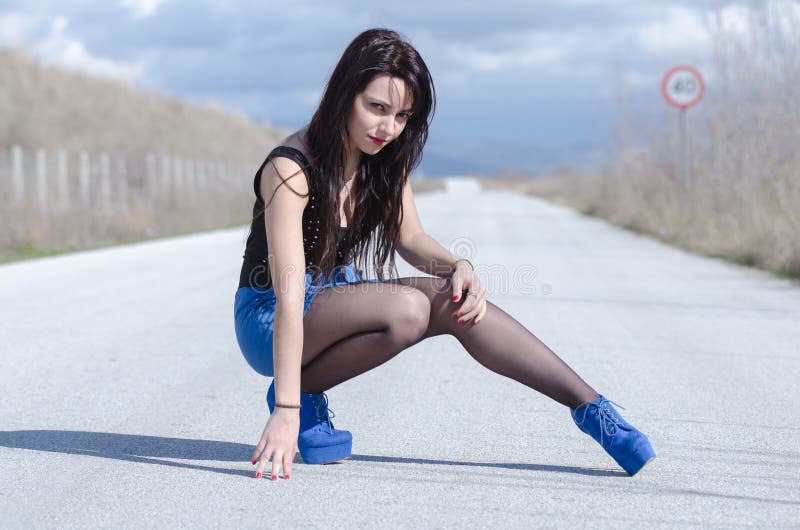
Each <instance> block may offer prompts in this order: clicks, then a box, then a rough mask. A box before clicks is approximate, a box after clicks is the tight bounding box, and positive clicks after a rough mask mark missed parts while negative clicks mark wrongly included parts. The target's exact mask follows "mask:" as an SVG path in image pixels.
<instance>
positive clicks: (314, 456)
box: [267, 379, 353, 464]
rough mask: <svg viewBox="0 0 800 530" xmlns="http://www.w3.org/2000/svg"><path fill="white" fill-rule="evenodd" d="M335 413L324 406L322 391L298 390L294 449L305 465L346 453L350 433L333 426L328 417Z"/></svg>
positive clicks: (270, 400) (271, 398) (271, 397)
mask: <svg viewBox="0 0 800 530" xmlns="http://www.w3.org/2000/svg"><path fill="white" fill-rule="evenodd" d="M267 405H268V406H269V413H270V414H272V412H273V411H274V410H275V380H274V379H273V380H272V383H271V384H270V385H269V390H267ZM335 417H336V414H334V413H333V411H332V410H329V409H328V396H326V395H325V393H324V392H323V393H321V394H310V393H308V392H300V432H299V434H298V435H297V448H298V449H299V450H300V456H302V457H303V461H304V462H305V463H306V464H328V463H330V462H335V461H337V460H342V459H344V458H347V457H349V456H350V453H351V452H352V450H353V435H352V434H351V433H350V431H343V430H341V429H334V428H333V423H332V422H331V418H335Z"/></svg>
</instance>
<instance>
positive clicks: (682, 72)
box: [661, 66, 705, 109]
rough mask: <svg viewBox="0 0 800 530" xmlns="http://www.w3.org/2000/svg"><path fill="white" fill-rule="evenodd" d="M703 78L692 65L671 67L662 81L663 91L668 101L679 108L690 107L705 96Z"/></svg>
mask: <svg viewBox="0 0 800 530" xmlns="http://www.w3.org/2000/svg"><path fill="white" fill-rule="evenodd" d="M704 89H705V87H704V86H703V78H702V77H701V76H700V72H698V71H697V70H696V69H694V68H692V67H691V66H675V67H674V68H670V69H669V70H668V71H667V73H666V74H664V79H663V80H662V81H661V93H662V94H663V95H664V99H666V100H667V103H669V104H670V105H673V106H675V107H678V108H679V109H688V108H689V107H691V106H693V105H695V104H696V103H697V102H698V101H700V98H702V97H703V90H704Z"/></svg>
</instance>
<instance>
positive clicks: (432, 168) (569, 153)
mask: <svg viewBox="0 0 800 530" xmlns="http://www.w3.org/2000/svg"><path fill="white" fill-rule="evenodd" d="M605 156H606V153H605V150H603V149H601V148H600V147H598V146H589V145H585V146H567V147H558V148H549V147H541V146H536V145H527V144H514V143H500V142H488V141H466V142H458V143H450V144H443V143H441V142H434V141H433V140H431V141H430V142H429V143H428V144H427V145H426V146H425V150H424V151H423V158H422V162H421V163H420V166H419V168H418V169H417V173H420V174H422V176H428V177H437V176H447V175H463V174H474V173H478V174H484V175H492V174H499V173H503V172H506V171H514V172H517V173H522V174H525V175H528V176H531V177H533V176H536V175H538V174H539V173H541V172H543V171H546V170H549V169H554V168H557V167H571V168H574V169H580V170H589V169H593V168H596V167H598V166H599V165H600V164H601V163H602V162H603V161H604V158H605Z"/></svg>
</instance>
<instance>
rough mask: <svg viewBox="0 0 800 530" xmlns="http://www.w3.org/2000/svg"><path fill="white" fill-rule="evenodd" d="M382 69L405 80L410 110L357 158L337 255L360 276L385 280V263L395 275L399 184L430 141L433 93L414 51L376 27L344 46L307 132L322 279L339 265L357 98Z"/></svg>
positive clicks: (316, 258) (318, 268) (392, 33)
mask: <svg viewBox="0 0 800 530" xmlns="http://www.w3.org/2000/svg"><path fill="white" fill-rule="evenodd" d="M380 74H389V75H390V76H392V77H397V78H400V79H402V80H403V81H405V83H406V84H407V85H408V87H409V89H410V91H411V93H412V110H411V115H410V116H409V117H408V119H407V121H406V125H405V128H404V129H403V131H402V133H401V134H400V136H398V137H397V138H396V139H394V140H393V141H391V142H390V143H388V144H387V145H385V146H384V148H383V149H381V150H380V151H379V152H378V153H377V154H375V155H363V156H361V157H360V159H361V160H360V163H359V166H358V169H357V172H356V175H355V179H356V180H355V184H356V186H355V187H356V200H355V204H354V206H353V219H352V220H351V222H350V223H349V226H350V229H349V230H348V231H347V236H346V237H345V238H344V240H343V241H342V253H343V255H344V256H346V257H352V258H353V261H354V264H355V265H356V267H357V268H359V269H362V271H364V272H365V279H367V278H370V276H371V275H370V270H372V271H375V273H376V275H377V277H378V279H380V280H384V279H385V277H384V267H385V265H386V262H387V260H388V262H389V269H390V277H396V275H397V267H396V265H395V260H394V253H395V246H396V241H397V239H398V236H399V233H400V223H401V221H402V215H403V212H402V198H403V186H404V185H405V183H406V180H407V179H408V176H409V175H410V174H411V171H412V170H413V169H414V168H416V167H417V165H418V164H419V162H420V159H421V156H422V149H423V147H424V146H425V142H426V141H427V139H428V126H429V118H432V116H433V113H434V112H435V104H436V103H435V100H436V92H435V88H434V86H433V79H432V78H431V75H430V72H429V71H428V67H427V66H426V64H425V62H424V61H423V60H422V57H420V55H419V53H418V52H417V50H416V49H414V47H413V46H411V44H409V43H408V42H407V41H406V40H405V39H404V38H402V37H401V36H400V35H399V34H398V33H397V32H395V31H392V30H390V29H386V28H374V29H369V30H366V31H364V32H362V33H361V34H359V35H358V36H357V37H356V38H355V39H353V41H352V42H351V43H350V44H349V45H348V46H347V49H345V51H344V53H343V54H342V57H341V58H340V59H339V62H338V63H337V65H336V68H335V69H334V70H333V73H332V74H331V77H330V79H329V80H328V83H327V85H326V86H325V91H324V93H323V95H322V100H321V101H320V104H319V107H318V108H317V110H316V112H315V113H314V116H313V118H312V119H311V123H310V124H309V126H308V131H307V133H306V137H305V143H306V144H307V145H308V148H309V151H310V153H309V154H310V158H311V160H310V163H311V164H312V165H314V167H315V172H316V175H317V177H318V180H317V184H318V185H317V186H316V191H315V193H317V195H318V199H319V201H318V204H319V208H320V211H319V212H318V215H319V228H320V236H321V241H320V242H319V243H318V244H317V245H315V247H316V248H315V255H314V263H315V264H316V271H315V272H318V273H320V274H322V275H324V276H326V277H327V275H328V274H330V272H331V271H332V270H333V268H334V266H335V262H336V251H337V242H338V230H339V225H340V224H341V219H340V218H339V204H338V199H339V190H340V189H341V188H342V186H343V185H344V165H345V155H346V152H345V149H346V146H347V140H348V138H347V120H348V118H349V116H350V112H351V111H352V108H353V102H354V100H355V98H356V96H357V95H358V94H360V93H361V92H363V91H364V90H365V89H366V87H367V85H368V84H369V83H371V82H372V80H373V79H374V78H375V77H376V76H378V75H380ZM287 180H288V179H287ZM281 185H282V184H281ZM290 189H291V186H290ZM264 208H265V209H266V206H265V207H264ZM369 255H372V258H373V259H372V264H371V265H368V263H367V258H368V256H369Z"/></svg>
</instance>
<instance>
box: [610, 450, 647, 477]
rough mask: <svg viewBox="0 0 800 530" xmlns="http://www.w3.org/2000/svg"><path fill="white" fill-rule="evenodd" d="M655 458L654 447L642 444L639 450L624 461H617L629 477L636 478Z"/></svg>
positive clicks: (626, 456) (627, 456)
mask: <svg viewBox="0 0 800 530" xmlns="http://www.w3.org/2000/svg"><path fill="white" fill-rule="evenodd" d="M655 457H656V453H655V451H654V450H653V447H652V446H651V445H650V444H649V443H648V444H642V446H641V447H639V448H637V450H635V451H633V452H631V453H629V454H626V455H625V459H624V460H623V461H619V460H616V459H615V460H616V462H617V464H619V465H620V467H621V468H622V469H624V470H625V471H626V472H627V473H628V475H630V476H634V475H636V474H637V473H638V472H639V471H641V470H642V469H643V468H644V466H645V465H646V464H647V463H648V462H650V461H651V460H653V459H654V458H655ZM612 458H613V457H612Z"/></svg>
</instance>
